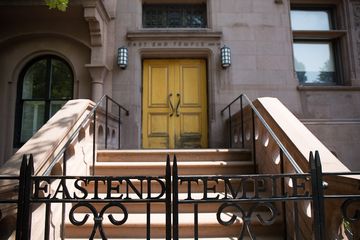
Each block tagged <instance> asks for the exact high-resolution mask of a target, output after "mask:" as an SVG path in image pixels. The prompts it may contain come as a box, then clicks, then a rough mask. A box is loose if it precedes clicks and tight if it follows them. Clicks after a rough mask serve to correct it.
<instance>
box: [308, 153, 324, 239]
mask: <svg viewBox="0 0 360 240" xmlns="http://www.w3.org/2000/svg"><path fill="white" fill-rule="evenodd" d="M309 163H310V172H311V185H312V198H313V216H314V222H313V227H314V237H315V239H316V240H324V239H325V222H324V221H325V209H324V189H323V181H322V169H321V161H320V156H319V152H318V151H315V157H314V155H313V152H310V156H309Z"/></svg>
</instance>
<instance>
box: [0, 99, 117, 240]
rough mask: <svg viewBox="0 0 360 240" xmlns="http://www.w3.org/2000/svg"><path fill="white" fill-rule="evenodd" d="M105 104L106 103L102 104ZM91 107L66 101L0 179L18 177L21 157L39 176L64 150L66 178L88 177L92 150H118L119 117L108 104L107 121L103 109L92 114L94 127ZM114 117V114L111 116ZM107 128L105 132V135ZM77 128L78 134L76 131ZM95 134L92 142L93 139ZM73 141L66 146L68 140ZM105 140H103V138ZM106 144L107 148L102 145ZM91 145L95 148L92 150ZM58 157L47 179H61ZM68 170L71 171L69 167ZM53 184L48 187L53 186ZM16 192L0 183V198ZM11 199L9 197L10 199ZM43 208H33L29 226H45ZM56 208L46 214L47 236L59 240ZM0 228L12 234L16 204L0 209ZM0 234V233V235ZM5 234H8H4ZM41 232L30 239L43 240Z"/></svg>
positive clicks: (58, 207) (13, 183) (1, 172)
mask: <svg viewBox="0 0 360 240" xmlns="http://www.w3.org/2000/svg"><path fill="white" fill-rule="evenodd" d="M106 102H107V101H106ZM94 106H95V103H94V102H92V101H90V100H80V99H77V100H71V101H68V102H67V103H66V104H65V105H64V107H63V108H61V109H60V110H59V111H58V112H57V113H56V114H55V115H54V116H53V117H52V118H51V119H50V120H49V121H48V122H47V123H46V124H45V125H44V126H43V127H42V128H41V129H40V130H39V131H38V132H37V133H36V134H34V136H33V137H32V138H31V139H30V140H29V141H28V142H26V143H25V144H24V146H23V147H21V148H20V149H19V150H18V151H17V152H16V153H15V154H14V156H13V157H11V159H9V160H8V161H7V162H6V163H5V164H4V165H3V166H2V168H0V175H12V176H18V175H19V171H20V165H21V160H22V157H23V155H27V154H32V155H33V161H34V175H37V176H41V175H43V174H44V173H45V171H46V169H47V168H48V167H49V166H50V164H51V163H52V161H53V159H54V158H55V157H56V156H57V155H58V154H59V152H61V151H62V150H63V149H64V147H65V148H66V150H65V152H66V161H65V162H66V165H67V166H69V167H67V168H66V174H67V175H85V176H86V175H90V172H89V171H90V165H92V163H93V160H94V158H93V157H94V156H93V149H104V148H105V145H107V146H106V148H107V149H118V148H119V147H120V142H119V141H120V137H119V134H120V132H119V128H120V125H119V114H118V111H116V110H115V111H113V109H114V107H113V106H112V105H111V104H109V107H108V108H109V109H108V115H107V116H108V117H107V118H106V110H105V107H103V108H99V109H98V110H97V111H96V121H95V122H96V125H95V127H94V118H93V117H90V118H89V117H88V115H89V113H90V112H91V111H92V109H93V108H94ZM113 112H114V113H115V114H114V113H113ZM106 126H107V131H106ZM79 128H80V130H79ZM94 130H95V139H94V136H93V135H94ZM73 134H75V137H74V138H73V140H72V141H71V143H70V144H69V143H68V140H69V139H70V137H71V136H72V135H73ZM106 134H107V136H106V137H105V135H106ZM105 141H107V144H105ZM93 143H95V145H94V146H93ZM63 157H64V156H62V157H61V158H60V159H59V160H58V161H57V162H56V163H55V165H54V166H53V167H52V168H51V173H50V175H63V171H64V165H63V163H64V161H63ZM70 166H71V167H70ZM55 185H56V184H53V185H52V186H55ZM51 190H52V191H55V190H56V189H52V188H51ZM17 191H18V183H17V182H16V181H9V180H3V181H0V198H3V199H9V198H15V196H16V195H17ZM12 196H13V197H12ZM45 208H46V206H45V204H40V205H37V206H36V207H35V208H34V209H33V214H32V223H33V225H39V226H44V225H45V216H44V212H45ZM62 209H63V207H62V206H61V205H60V204H53V205H52V206H51V211H50V217H51V219H50V222H51V224H50V226H51V228H50V233H49V235H50V236H53V237H54V239H59V237H60V233H61V231H62V230H61V229H60V225H61V224H60V223H61V221H62V219H61V218H59V217H58V216H61V214H62V213H61V211H62ZM0 213H1V214H0V225H1V226H2V228H4V229H9V230H8V231H7V232H9V233H10V232H12V234H14V232H13V230H15V226H16V225H15V224H14V219H16V217H15V215H16V204H1V205H0ZM0 234H1V233H0ZM6 234H8V233H6ZM43 235H44V231H32V237H31V238H32V239H44V237H43Z"/></svg>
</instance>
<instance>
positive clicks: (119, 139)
mask: <svg viewBox="0 0 360 240" xmlns="http://www.w3.org/2000/svg"><path fill="white" fill-rule="evenodd" d="M118 124H119V126H118V149H120V148H121V144H120V141H121V136H120V128H121V107H120V106H119V123H118Z"/></svg>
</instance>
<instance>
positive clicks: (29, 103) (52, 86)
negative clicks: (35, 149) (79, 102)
mask: <svg viewBox="0 0 360 240" xmlns="http://www.w3.org/2000/svg"><path fill="white" fill-rule="evenodd" d="M72 97H73V74H72V71H71V68H70V66H69V65H68V64H67V63H66V62H65V61H64V60H62V59H60V58H58V57H56V56H52V55H46V56H41V57H38V58H35V59H33V60H32V61H30V62H29V63H28V64H27V65H26V66H25V68H24V69H23V71H22V72H21V74H20V79H19V84H18V93H17V101H16V124H15V138H14V145H15V147H20V146H21V145H23V144H24V143H25V142H26V141H27V140H29V139H30V138H31V137H32V135H33V134H34V133H35V132H36V131H37V130H38V129H39V128H40V127H41V126H42V125H43V124H44V123H45V122H46V121H47V120H49V118H51V117H52V116H53V115H54V114H55V113H56V112H57V111H58V110H59V109H60V108H61V107H62V106H63V105H64V104H65V103H66V101H68V100H70V99H72Z"/></svg>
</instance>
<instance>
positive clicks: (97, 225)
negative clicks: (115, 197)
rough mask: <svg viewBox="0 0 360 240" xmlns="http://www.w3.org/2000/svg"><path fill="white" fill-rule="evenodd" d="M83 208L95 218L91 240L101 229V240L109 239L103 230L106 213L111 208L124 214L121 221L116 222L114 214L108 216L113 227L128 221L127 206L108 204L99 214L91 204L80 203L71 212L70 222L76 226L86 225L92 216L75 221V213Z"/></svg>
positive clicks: (116, 203)
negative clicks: (115, 208)
mask: <svg viewBox="0 0 360 240" xmlns="http://www.w3.org/2000/svg"><path fill="white" fill-rule="evenodd" d="M81 207H85V208H88V209H89V210H90V211H91V213H92V214H93V216H94V226H93V229H92V232H91V235H90V237H89V239H94V237H95V234H96V230H97V229H99V233H100V236H101V238H102V239H107V237H106V234H105V231H104V229H103V215H104V213H105V212H106V210H108V209H109V208H112V207H117V208H119V209H121V211H122V213H123V218H122V219H121V220H116V219H115V218H114V216H113V215H112V214H109V215H108V218H109V220H110V222H111V223H112V224H113V225H117V226H119V225H122V224H124V223H125V222H126V221H127V219H128V212H127V210H126V208H125V206H124V205H123V204H121V203H119V202H111V203H108V204H107V205H105V207H103V208H102V209H101V211H100V212H98V211H97V210H96V208H95V207H94V206H93V205H91V204H90V203H86V202H84V203H78V204H76V205H74V206H73V207H72V208H71V210H70V212H69V219H70V222H71V223H72V224H73V225H75V226H82V225H84V224H85V223H86V222H87V220H88V219H89V217H90V214H88V213H87V214H86V215H85V216H84V218H83V219H82V220H80V221H78V220H76V219H75V211H76V210H77V209H78V208H81Z"/></svg>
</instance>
